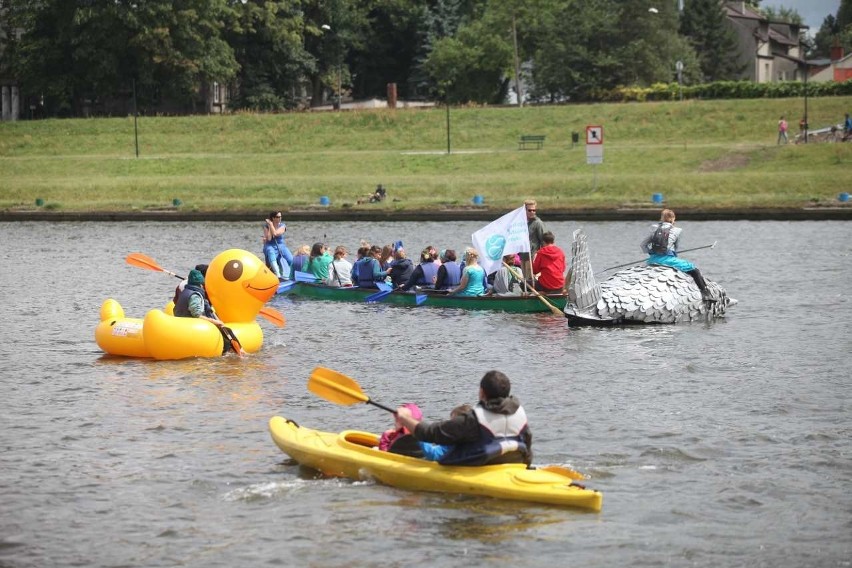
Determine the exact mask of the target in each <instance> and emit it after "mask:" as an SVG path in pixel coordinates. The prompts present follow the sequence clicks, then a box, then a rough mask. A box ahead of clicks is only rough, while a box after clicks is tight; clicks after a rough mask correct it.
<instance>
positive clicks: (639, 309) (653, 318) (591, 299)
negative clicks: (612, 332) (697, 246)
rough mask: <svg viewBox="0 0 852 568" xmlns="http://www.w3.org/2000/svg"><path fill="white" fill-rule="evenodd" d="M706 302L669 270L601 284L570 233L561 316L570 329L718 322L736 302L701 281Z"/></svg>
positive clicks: (628, 272) (643, 269)
mask: <svg viewBox="0 0 852 568" xmlns="http://www.w3.org/2000/svg"><path fill="white" fill-rule="evenodd" d="M705 281H706V283H707V291H708V295H709V299H708V301H705V300H704V299H702V297H701V290H699V288H698V285H697V284H696V283H695V280H693V278H692V277H691V276H690V275H689V274H686V273H684V272H681V271H679V270H677V269H675V268H670V267H668V266H659V265H647V264H641V265H638V266H633V267H630V268H626V269H624V270H620V271H618V272H616V273H615V274H613V275H612V276H610V277H609V278H607V279H606V280H604V281H603V282H601V283H598V281H597V280H596V279H595V275H594V272H593V271H592V265H591V262H590V260H589V248H588V243H587V239H586V234H585V232H584V231H583V230H582V229H577V230H576V231H574V242H573V244H572V245H571V274H570V280H569V283H568V302H567V303H566V304H565V309H564V312H565V317H566V318H568V324H569V325H571V326H580V325H597V326H610V325H627V324H647V323H678V322H687V321H693V320H707V319H713V318H720V317H724V316H725V313H726V312H727V309H728V308H729V307H731V306H733V305H735V304H736V303H737V301H736V300H734V299H733V298H730V297H728V293H727V292H726V291H725V289H724V288H722V286H720V285H719V284H717V283H716V282H713V281H712V280H708V279H706V278H705Z"/></svg>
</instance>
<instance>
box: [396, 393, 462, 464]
mask: <svg viewBox="0 0 852 568" xmlns="http://www.w3.org/2000/svg"><path fill="white" fill-rule="evenodd" d="M402 406H404V407H405V408H407V409H408V410H409V411H410V412H411V415H412V416H419V417H420V419H422V418H423V413H422V412H421V411H420V408H419V407H418V406H417V405H416V404H413V403H410V402H407V403H405V404H403V405H402ZM469 410H471V406H470V405H469V404H462V405H459V406H457V407H455V408H454V409H453V410H452V411H451V412H450V418H455V417H456V416H459V415H461V414H463V413H465V412H468V411H469ZM394 426H396V428H395V429H393V430H387V431H386V432H384V433H383V434H382V436H381V438H380V439H379V449H380V450H382V451H385V452H391V453H394V454H401V455H405V456H411V457H415V458H421V459H424V460H429V461H438V460H440V459H441V458H442V457H444V456H445V455H447V454H448V453H450V452H451V451H452V449H453V446H452V445H441V444H433V443H430V442H418V441H417V440H416V439H415V438H414V436H412V435H411V433H410V432H409V431H408V430H407V429H406V428H405V427H404V426H403V425H402V424H401V423H400V422H399V420H398V419H395V420H394Z"/></svg>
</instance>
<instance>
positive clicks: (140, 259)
mask: <svg viewBox="0 0 852 568" xmlns="http://www.w3.org/2000/svg"><path fill="white" fill-rule="evenodd" d="M124 261H125V262H126V263H127V264H129V265H130V266H135V267H136V268H142V269H144V270H154V271H155V272H165V273H166V274H171V275H172V276H174V277H175V278H179V279H181V280H183V276H178V275H177V274H175V273H174V272H169V271H168V270H166V269H165V268H163V267H161V266H160V265H159V264H157V261H156V260H154V259H153V258H151V257H150V256H148V255H145V254H142V253H141V252H132V253H130V254H128V255H127V256H126V257H125V258H124Z"/></svg>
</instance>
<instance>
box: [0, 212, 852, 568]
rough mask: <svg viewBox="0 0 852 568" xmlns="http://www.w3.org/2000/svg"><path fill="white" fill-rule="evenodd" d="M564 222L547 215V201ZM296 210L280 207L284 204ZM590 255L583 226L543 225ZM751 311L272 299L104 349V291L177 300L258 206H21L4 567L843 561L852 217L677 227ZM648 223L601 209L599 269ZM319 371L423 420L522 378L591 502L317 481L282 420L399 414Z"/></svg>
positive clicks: (13, 293) (425, 231) (130, 301)
mask: <svg viewBox="0 0 852 568" xmlns="http://www.w3.org/2000/svg"><path fill="white" fill-rule="evenodd" d="M544 218H545V220H546V212H544ZM285 221H286V219H285ZM549 225H550V228H551V229H552V230H553V231H554V232H555V233H556V235H557V244H560V245H562V247H563V248H564V249H565V250H570V235H571V231H573V229H575V228H576V227H577V224H576V223H572V222H558V223H550V224H549ZM680 225H681V226H683V227H684V229H685V237H687V238H688V239H689V240H688V242H686V243H685V245H684V246H685V247H686V248H688V247H691V246H701V245H704V244H709V243H712V242H713V241H716V240H718V244H717V246H716V248H715V249H712V250H703V251H698V252H695V253H693V254H692V255H689V258H690V259H691V260H694V261H695V262H696V263H697V264H698V265H699V266H700V267H701V269H702V271H703V272H704V274H705V275H706V276H707V277H708V278H711V279H714V280H716V281H718V282H719V283H721V284H722V285H723V286H725V287H726V288H727V290H728V293H729V294H730V295H731V296H732V297H734V298H737V299H738V300H739V301H740V303H739V305H738V306H736V307H734V308H733V309H732V310H731V311H730V312H729V316H728V318H727V319H725V320H721V321H717V322H714V323H709V324H708V323H705V322H702V323H693V324H684V325H677V326H666V327H662V326H659V327H633V328H626V329H611V330H606V329H569V328H567V327H566V325H565V322H564V320H563V319H562V318H557V317H554V316H553V315H552V314H549V313H545V314H532V315H511V314H501V313H479V312H475V313H468V312H463V311H459V310H443V309H427V308H426V307H421V308H403V307H394V306H385V305H381V304H379V305H367V304H336V303H321V302H317V301H309V300H301V301H300V300H292V299H288V298H283V297H277V298H275V299H273V300H272V301H271V305H272V306H274V307H275V308H277V309H278V310H280V311H281V312H283V313H284V314H285V316H286V318H287V326H286V327H285V328H284V329H278V328H274V327H272V326H271V325H270V324H268V323H266V322H265V321H264V320H260V321H261V325H262V327H263V329H264V332H265V344H264V348H263V349H262V351H261V352H260V353H258V354H256V355H253V356H250V357H249V358H247V359H245V360H239V359H237V358H235V357H225V358H221V359H217V360H212V359H201V360H187V361H175V362H154V361H143V360H130V359H121V358H110V357H106V356H104V355H103V354H102V353H101V352H100V351H99V349H98V347H97V345H96V344H95V342H94V329H95V326H96V325H97V322H98V310H99V306H100V304H101V302H102V301H103V300H104V299H106V298H108V297H112V298H115V299H117V300H118V301H119V302H121V304H122V305H123V306H124V308H125V311H126V313H127V314H128V315H129V316H137V317H141V316H142V315H144V313H145V311H147V310H148V309H151V308H155V307H162V305H164V303H165V302H166V301H167V299H168V298H169V297H170V296H171V294H172V291H173V287H174V285H175V284H176V283H177V280H175V279H174V278H170V277H169V276H167V275H165V274H162V273H156V272H150V271H144V270H140V269H137V268H133V267H130V266H128V265H127V264H125V262H124V257H125V256H126V255H127V254H128V253H130V252H143V253H146V254H148V255H150V256H152V257H154V258H155V259H156V260H157V261H158V262H159V263H160V265H161V266H163V267H164V268H167V269H169V270H172V271H174V272H177V273H179V274H185V273H186V271H187V270H188V269H189V268H191V267H192V266H193V265H195V264H196V263H198V262H203V261H209V260H210V259H211V258H212V257H213V256H215V254H217V253H218V252H220V251H222V250H224V249H226V248H232V247H238V248H246V249H248V250H252V251H254V252H259V245H260V234H261V229H260V219H258V221H257V223H214V222H210V223H206V222H197V223H193V224H185V223H152V222H148V223H143V222H140V223H135V222H131V223H29V222H24V223H2V224H0V235H2V242H3V243H4V245H5V246H4V247H3V249H2V252H0V254H2V260H3V262H2V273H0V274H2V275H0V289H2V297H3V305H2V316H3V317H2V321H3V322H4V333H3V335H2V337H3V338H4V341H2V342H0V356H2V361H3V363H2V367H0V368H2V370H0V395H2V397H3V400H4V402H5V404H4V407H3V410H2V413H1V414H0V415H2V423H1V424H2V428H0V448H2V453H0V566H3V567H45V566H104V567H114V566H145V567H159V566H204V567H219V566H222V567H233V566H265V565H268V566H315V567H327V566H329V567H330V566H404V565H414V566H437V567H445V566H482V565H490V564H494V563H498V562H499V563H501V564H503V565H510V566H512V565H515V566H548V567H550V566H572V565H573V566H583V567H610V566H746V565H747V566H750V567H756V566H767V567H770V566H771V567H777V566H796V567H798V566H820V567H826V566H850V564H852V497H851V496H850V495H852V490H850V488H852V444H850V439H852V413H850V411H852V402H850V394H851V393H852V386H850V378H849V377H850V372H849V369H848V360H849V359H848V358H849V352H850V347H852V341H851V340H850V337H852V335H850V321H852V302H850V300H849V287H850V280H852V263H850V252H852V224H851V223H848V222H820V223H818V222H757V223H755V222H742V221H740V222H689V221H683V222H681V223H680ZM481 226H482V223H473V222H455V223H396V224H394V223H342V222H338V223H327V224H319V223H294V224H292V226H291V227H290V231H289V233H288V244H289V245H290V247H291V248H294V247H295V245H297V244H301V243H311V242H314V241H315V240H325V241H327V242H328V243H329V244H331V245H335V244H345V245H347V246H348V247H349V248H350V250H352V249H354V248H355V247H356V246H357V243H358V241H359V240H360V239H362V238H364V239H367V240H369V241H371V242H378V243H386V242H393V241H395V240H397V239H402V240H403V241H404V242H405V243H406V244H407V245H408V248H409V249H410V250H411V251H412V252H415V253H416V251H417V250H419V249H420V248H422V246H424V245H426V244H432V245H435V246H436V247H438V248H447V247H450V248H456V249H461V248H463V246H464V244H465V243H468V242H469V239H470V233H472V232H473V231H475V230H477V229H479V228H481ZM647 226H648V223H638V222H621V223H609V222H593V223H584V224H583V227H584V228H585V230H586V232H587V234H588V235H589V245H590V248H591V255H592V263H593V267H594V268H595V269H596V270H597V271H601V270H602V269H603V268H605V267H608V266H611V265H616V264H621V263H624V262H628V261H630V260H634V259H636V258H641V256H642V255H641V254H639V247H638V244H637V243H638V241H639V240H640V238H641V237H642V236H644V231H646V230H647ZM316 365H324V366H328V367H331V368H334V369H336V370H339V371H341V372H344V373H346V374H347V375H350V376H351V377H353V378H355V379H356V380H357V381H358V382H359V383H360V384H361V386H362V388H363V389H364V391H365V392H366V393H367V394H368V395H369V396H370V397H372V398H373V399H374V400H376V401H378V402H381V403H384V404H386V405H390V406H393V405H396V404H398V403H401V402H405V401H415V402H417V403H418V404H419V405H420V406H421V408H422V409H423V410H424V413H425V415H426V417H427V419H438V418H443V417H444V416H445V415H447V414H448V412H449V410H450V409H451V408H452V407H453V406H455V405H456V404H459V403H461V402H473V401H474V400H475V398H476V395H477V385H478V381H479V378H480V377H481V375H482V374H483V373H484V372H485V371H487V370H488V369H491V368H497V369H501V370H503V371H505V372H506V373H507V374H508V375H509V377H511V378H512V381H513V392H514V393H515V394H516V395H517V396H518V397H519V398H520V399H521V401H522V402H523V403H524V406H525V408H526V410H527V414H528V415H529V417H530V424H531V426H532V429H533V433H534V450H535V462H536V463H538V464H546V463H557V464H566V465H569V466H571V467H574V468H576V469H579V470H581V471H584V472H587V473H588V474H589V475H590V477H591V478H590V479H589V480H588V482H587V485H588V486H590V487H594V488H597V489H600V490H601V491H603V493H604V506H603V511H602V512H601V513H599V514H594V513H584V512H579V511H574V510H570V509H559V508H551V507H546V506H535V505H527V504H520V503H507V502H500V501H495V500H489V499H481V498H473V497H462V496H455V495H443V494H428V493H411V492H406V491H401V490H397V489H393V488H388V487H384V486H381V485H376V484H374V483H372V482H351V481H347V480H326V479H315V478H314V476H313V475H312V473H311V472H310V471H308V470H305V469H302V468H300V467H298V466H297V465H296V464H294V463H293V462H292V461H291V460H290V459H289V458H288V457H287V456H286V455H285V454H283V453H282V452H281V451H280V450H279V449H278V448H277V447H276V446H275V445H274V444H273V442H272V441H271V439H270V436H269V433H268V431H267V421H268V419H269V418H270V417H271V416H274V415H282V416H286V417H288V418H292V419H294V420H296V421H297V422H299V423H300V424H303V425H305V426H308V427H313V428H319V429H322V430H328V431H339V430H342V429H346V428H358V429H365V430H372V431H381V430H383V429H385V428H388V427H389V426H390V424H391V417H390V415H388V414H387V413H386V412H384V411H382V410H380V409H377V408H375V407H372V406H368V405H357V406H351V407H342V406H335V405H333V404H331V403H329V402H327V401H324V400H322V399H318V398H317V397H315V396H313V395H311V394H310V393H309V392H308V391H307V389H306V381H307V377H308V375H309V373H310V370H311V369H312V368H313V367H314V366H316Z"/></svg>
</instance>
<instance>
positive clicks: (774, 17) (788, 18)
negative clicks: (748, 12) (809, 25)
mask: <svg viewBox="0 0 852 568" xmlns="http://www.w3.org/2000/svg"><path fill="white" fill-rule="evenodd" d="M760 11H761V12H762V13H763V15H764V16H766V18H767V19H769V20H771V21H773V22H787V23H790V24H800V25H801V24H802V23H804V20H803V19H802V16H801V15H800V14H799V12H797V11H796V10H795V9H794V8H786V7H784V6H782V7H780V8H777V9H776V8H773V7H772V6H767V7H766V8H761V10H760Z"/></svg>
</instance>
